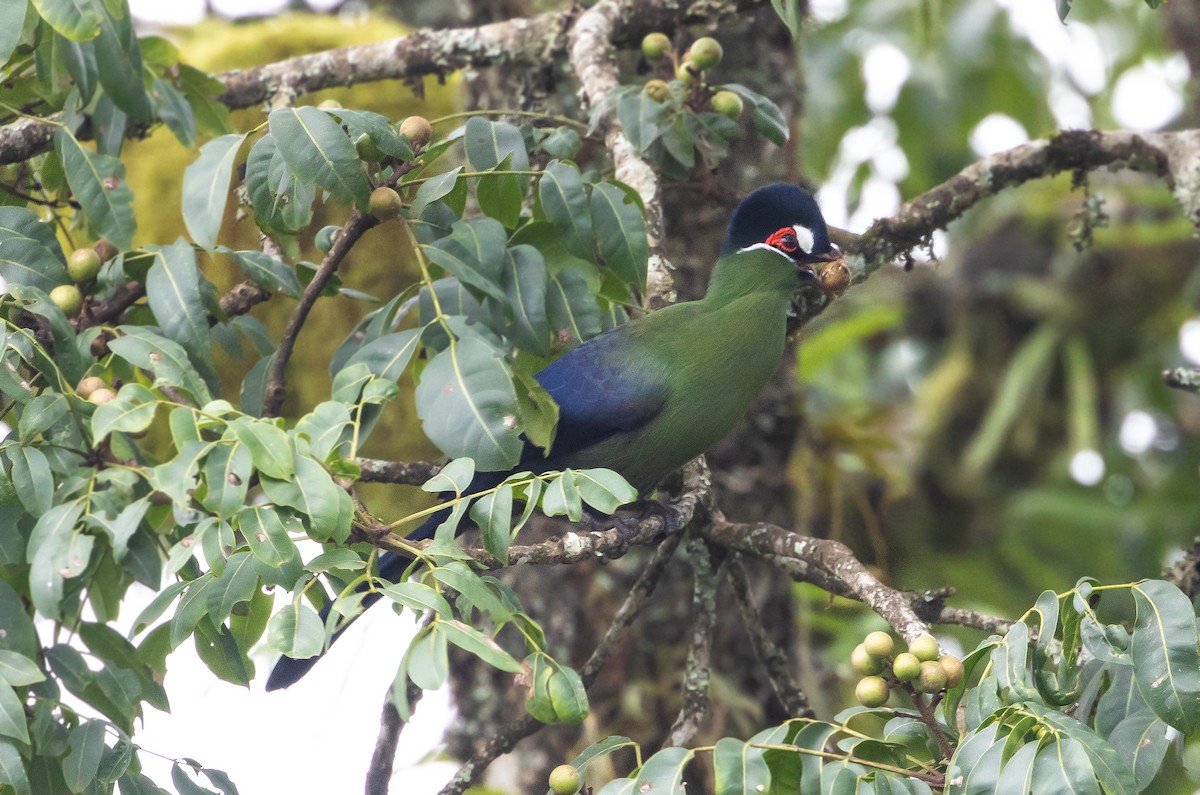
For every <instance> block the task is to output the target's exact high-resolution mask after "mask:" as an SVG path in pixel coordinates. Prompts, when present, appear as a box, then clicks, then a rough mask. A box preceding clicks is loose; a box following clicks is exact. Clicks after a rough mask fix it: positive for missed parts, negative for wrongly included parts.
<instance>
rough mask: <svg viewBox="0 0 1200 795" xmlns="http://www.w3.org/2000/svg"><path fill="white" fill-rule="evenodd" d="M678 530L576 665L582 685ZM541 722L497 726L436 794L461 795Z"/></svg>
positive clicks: (644, 597)
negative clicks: (581, 662)
mask: <svg viewBox="0 0 1200 795" xmlns="http://www.w3.org/2000/svg"><path fill="white" fill-rule="evenodd" d="M679 539H680V536H679V534H674V535H671V536H668V537H667V538H666V539H664V540H663V542H662V543H661V544H659V546H658V549H657V550H655V552H654V557H653V558H651V559H650V562H649V563H648V564H646V568H644V569H642V573H641V574H640V575H639V576H638V579H637V582H635V583H634V584H633V588H632V589H630V591H629V596H627V597H625V601H624V603H622V605H621V607H620V609H619V610H617V612H616V614H615V615H614V616H613V620H612V623H611V624H609V627H608V631H607V632H605V633H604V638H603V640H601V641H600V645H598V646H597V647H596V649H595V651H593V652H592V655H591V657H589V658H588V661H587V662H586V663H584V665H583V667H582V668H580V669H579V678H580V679H581V680H583V686H584V687H585V688H588V687H591V685H592V683H593V682H595V681H596V675H597V674H598V673H599V672H600V669H601V668H603V667H604V664H605V663H606V662H608V660H609V658H610V657H612V654H613V652H614V651H615V650H616V647H617V644H618V643H619V642H620V640H621V638H622V636H623V635H624V634H625V632H626V630H628V629H629V627H630V626H631V625H632V624H633V622H634V621H635V620H636V619H637V617H638V615H639V614H640V613H641V612H642V608H643V607H644V606H645V605H646V602H647V601H648V600H649V598H650V595H651V594H652V593H653V592H654V588H655V587H656V586H657V585H658V581H659V580H660V579H661V578H662V574H663V571H665V569H666V567H667V563H669V562H670V560H671V556H672V555H673V554H674V552H675V548H676V547H677V546H679ZM544 725H545V724H543V723H541V722H539V721H537V720H535V719H534V718H533V717H531V716H529V715H524V716H522V717H520V718H518V719H517V720H515V721H513V722H511V723H509V724H508V725H506V726H502V727H500V729H499V731H498V732H497V733H496V736H495V737H493V738H492V739H490V740H488V741H487V742H486V743H485V744H484V746H483V747H482V748H480V749H479V750H478V751H476V752H475V753H474V754H473V755H472V756H471V758H470V759H468V760H467V761H466V762H465V763H464V764H463V766H462V767H460V768H459V769H458V772H456V773H455V774H454V778H452V779H450V781H449V782H448V783H447V784H446V786H444V787H442V790H441V792H439V793H438V795H462V793H463V792H464V791H466V789H467V787H469V786H471V784H473V783H474V782H475V779H476V778H477V777H478V776H479V775H480V774H481V773H482V772H483V771H484V770H485V769H486V768H487V767H488V765H490V764H491V763H492V762H494V761H495V760H496V758H497V757H499V756H501V755H502V754H506V753H508V752H509V751H511V750H512V749H513V748H515V747H516V745H517V743H518V742H520V741H521V740H523V739H525V738H526V737H528V736H530V735H531V734H534V733H535V732H537V731H538V730H539V729H541V728H542V727H543V726H544Z"/></svg>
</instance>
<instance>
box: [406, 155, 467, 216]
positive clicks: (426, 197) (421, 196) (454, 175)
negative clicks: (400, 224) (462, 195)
mask: <svg viewBox="0 0 1200 795" xmlns="http://www.w3.org/2000/svg"><path fill="white" fill-rule="evenodd" d="M462 170H463V169H462V166H458V167H456V168H452V169H450V170H449V171H447V172H446V173H445V174H439V175H438V176H436V177H430V178H429V179H428V181H426V182H422V183H421V184H420V186H418V187H417V192H416V193H415V194H414V195H413V200H412V206H411V207H410V208H409V217H411V218H420V217H421V214H422V213H423V212H425V208H426V207H428V206H429V205H431V204H433V203H434V202H436V201H438V200H439V199H441V198H443V197H445V196H446V195H447V194H449V193H450V191H452V190H454V185H455V182H456V181H457V180H458V174H459V172H460V171H462Z"/></svg>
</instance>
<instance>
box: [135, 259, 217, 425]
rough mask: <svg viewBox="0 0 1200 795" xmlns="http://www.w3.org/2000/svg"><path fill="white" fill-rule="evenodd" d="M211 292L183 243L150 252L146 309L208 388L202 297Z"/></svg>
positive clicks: (208, 338)
mask: <svg viewBox="0 0 1200 795" xmlns="http://www.w3.org/2000/svg"><path fill="white" fill-rule="evenodd" d="M212 291H213V287H212V284H210V283H209V281H208V279H206V278H204V276H203V275H202V274H201V273H200V269H199V268H197V267H196V253H195V252H194V251H193V250H192V247H191V246H189V245H188V244H187V243H185V242H183V241H182V240H180V241H179V242H177V243H174V244H173V245H170V246H164V247H162V248H159V249H157V250H155V251H154V264H153V265H151V266H150V270H149V272H148V273H147V274H146V298H147V300H148V301H149V303H150V309H151V310H152V311H153V312H154V317H155V319H156V320H157V321H158V325H159V327H160V328H161V329H162V332H163V334H164V335H165V336H166V337H167V338H169V339H171V340H174V341H175V342H177V343H179V344H180V345H182V346H183V348H184V350H186V351H187V353H188V356H189V358H190V360H191V362H192V363H193V364H195V366H196V368H197V369H198V370H199V372H200V374H201V375H202V376H204V379H205V381H206V382H207V384H208V386H209V387H210V388H213V387H214V386H215V384H216V373H215V371H214V370H213V360H212V335H211V333H210V332H209V326H208V313H207V312H206V311H205V308H204V302H203V299H202V296H203V295H204V294H205V293H211V292H212ZM204 402H208V401H204Z"/></svg>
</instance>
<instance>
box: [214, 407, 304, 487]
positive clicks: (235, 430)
mask: <svg viewBox="0 0 1200 795" xmlns="http://www.w3.org/2000/svg"><path fill="white" fill-rule="evenodd" d="M229 432H230V433H232V434H233V435H234V436H235V437H236V438H237V440H238V441H239V442H241V443H242V444H243V445H245V446H246V449H247V450H249V451H250V459H251V460H252V461H253V462H254V468H255V469H257V470H258V471H260V472H262V473H263V474H264V475H266V476H267V477H272V478H281V479H282V478H289V477H291V476H292V474H293V473H294V472H295V471H296V467H295V462H294V459H293V451H292V443H291V440H290V439H289V438H288V435H287V433H286V432H285V431H284V430H283V429H282V428H280V427H279V426H277V425H275V423H274V422H271V421H270V420H256V419H252V418H250V417H239V418H237V419H236V420H234V421H233V422H231V423H229Z"/></svg>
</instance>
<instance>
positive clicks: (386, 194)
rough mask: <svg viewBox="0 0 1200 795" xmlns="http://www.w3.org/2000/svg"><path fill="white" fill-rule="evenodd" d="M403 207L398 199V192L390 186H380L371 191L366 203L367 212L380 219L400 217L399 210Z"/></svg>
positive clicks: (387, 219)
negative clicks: (368, 200)
mask: <svg viewBox="0 0 1200 795" xmlns="http://www.w3.org/2000/svg"><path fill="white" fill-rule="evenodd" d="M403 208H404V202H402V201H400V194H399V193H396V191H395V190H394V189H392V188H389V187H386V186H382V185H381V186H380V187H378V188H376V189H375V190H373V191H371V200H370V202H369V203H368V204H367V212H369V213H371V215H373V216H375V217H376V218H378V219H379V220H380V221H390V220H392V219H393V218H399V217H400V211H401V210H402V209H403Z"/></svg>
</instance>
